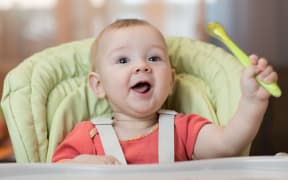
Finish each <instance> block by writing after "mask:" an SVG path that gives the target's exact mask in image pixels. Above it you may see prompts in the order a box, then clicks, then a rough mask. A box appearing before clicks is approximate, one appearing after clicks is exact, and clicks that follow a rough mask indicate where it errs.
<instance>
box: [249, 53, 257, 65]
mask: <svg viewBox="0 0 288 180" xmlns="http://www.w3.org/2000/svg"><path fill="white" fill-rule="evenodd" d="M249 58H250V60H251V64H252V65H256V64H257V61H258V56H257V55H255V54H251V55H250V56H249Z"/></svg>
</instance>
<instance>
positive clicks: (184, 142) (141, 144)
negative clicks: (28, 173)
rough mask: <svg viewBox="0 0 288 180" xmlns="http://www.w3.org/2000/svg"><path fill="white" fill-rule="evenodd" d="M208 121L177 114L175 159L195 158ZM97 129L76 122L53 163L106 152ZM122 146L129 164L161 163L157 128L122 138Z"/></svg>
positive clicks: (193, 115) (198, 117)
mask: <svg viewBox="0 0 288 180" xmlns="http://www.w3.org/2000/svg"><path fill="white" fill-rule="evenodd" d="M208 123H210V122H209V121H208V120H206V119H205V118H203V117H201V116H199V115H195V114H188V115H183V114H177V115H176V116H175V121H174V124H175V126H174V132H175V133H174V136H175V138H174V140H175V142H174V148H175V161H187V160H192V157H193V152H194V145H195V142H196V139H197V136H198V133H199V131H200V129H201V128H202V127H203V126H204V125H205V124H208ZM96 128H97V127H95V125H94V124H92V122H90V121H83V122H81V123H79V124H77V125H76V126H75V128H74V129H73V130H72V131H71V132H70V133H69V134H68V135H67V137H66V138H65V139H64V141H63V142H62V143H61V144H60V145H59V146H58V147H57V148H56V150H55V152H54V155H53V157H52V162H57V161H61V160H63V159H72V158H74V157H76V156H78V155H80V154H93V155H100V156H101V155H105V153H104V150H103V146H102V143H101V140H100V137H99V133H98V132H97V129H96ZM91 132H93V136H91ZM120 145H121V148H122V151H123V153H124V156H125V159H126V161H127V164H152V163H158V128H155V130H154V131H152V132H151V133H150V134H148V135H145V136H142V137H138V138H135V139H132V140H126V141H120Z"/></svg>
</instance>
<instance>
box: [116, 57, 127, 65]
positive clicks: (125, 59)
mask: <svg viewBox="0 0 288 180" xmlns="http://www.w3.org/2000/svg"><path fill="white" fill-rule="evenodd" d="M127 62H128V59H127V58H126V57H122V58H119V59H118V63H120V64H126V63H127Z"/></svg>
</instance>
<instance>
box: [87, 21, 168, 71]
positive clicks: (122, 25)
mask: <svg viewBox="0 0 288 180" xmlns="http://www.w3.org/2000/svg"><path fill="white" fill-rule="evenodd" d="M140 25H142V26H143V25H146V26H150V27H152V28H154V29H155V30H157V31H158V32H159V34H160V35H161V37H162V38H163V40H164V37H163V35H162V34H161V32H160V31H159V30H158V29H157V28H156V27H155V26H153V25H152V24H150V23H149V22H147V21H145V20H141V19H119V20H116V21H115V22H113V23H111V24H110V25H108V26H106V27H105V28H104V29H103V30H102V31H101V32H100V33H99V35H98V36H97V38H96V39H95V41H94V43H93V44H92V46H91V54H90V61H91V66H92V71H94V72H95V71H96V61H97V50H98V47H99V41H100V39H101V38H102V37H103V35H104V34H105V33H106V32H107V31H110V30H115V29H122V28H127V27H132V26H140Z"/></svg>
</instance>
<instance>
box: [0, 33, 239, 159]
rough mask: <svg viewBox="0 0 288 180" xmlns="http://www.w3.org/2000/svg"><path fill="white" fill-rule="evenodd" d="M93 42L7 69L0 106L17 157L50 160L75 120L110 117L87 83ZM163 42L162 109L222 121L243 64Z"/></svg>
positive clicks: (215, 51)
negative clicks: (167, 71)
mask: <svg viewBox="0 0 288 180" xmlns="http://www.w3.org/2000/svg"><path fill="white" fill-rule="evenodd" d="M92 41H93V39H87V40H81V41H75V42H70V43H66V44H63V45H59V46H56V47H52V48H49V49H45V50H43V51H41V52H39V53H36V54H34V55H32V56H31V57H29V58H27V59H25V60H24V61H23V62H22V63H20V64H19V65H18V66H17V67H16V68H14V69H13V70H11V71H10V72H9V73H8V74H7V76H6V78H5V81H4V88H3V96H2V100H1V105H2V108H3V112H4V115H5V119H6V123H7V126H8V129H9V133H10V138H11V140H12V143H13V148H14V153H15V157H16V160H17V162H50V161H51V156H52V154H53V151H54V150H55V148H56V146H57V145H58V144H59V143H60V142H61V141H62V140H63V138H64V137H65V136H66V134H67V133H68V132H69V131H71V129H72V128H73V127H74V125H75V124H76V123H78V122H80V121H83V120H89V119H91V117H95V116H107V117H109V116H111V109H110V107H109V105H108V103H107V102H106V101H105V100H101V99H97V98H96V97H94V96H93V94H92V92H91V91H90V89H89V86H88V83H87V75H88V73H89V72H90V70H91V67H90V60H89V54H90V46H91V44H92ZM166 41H167V45H168V51H169V57H170V61H171V64H172V67H173V68H174V69H175V71H176V73H177V76H176V84H175V87H174V90H173V94H172V95H171V96H170V97H168V99H167V101H166V103H165V105H164V106H165V108H169V109H174V110H176V111H178V112H182V113H188V112H189V113H191V112H192V113H197V114H201V115H202V116H204V117H206V118H208V119H209V120H211V121H213V122H214V123H216V124H222V125H224V124H226V123H227V121H228V120H229V119H230V118H231V116H232V115H233V113H234V112H235V110H236V107H237V104H238V100H239V97H240V87H239V86H240V72H241V69H242V66H241V65H240V64H239V63H238V61H236V60H235V58H234V57H233V56H231V55H230V54H229V53H227V52H225V51H224V50H222V49H220V48H218V47H216V46H214V45H212V44H208V43H204V42H200V41H194V40H191V39H188V38H183V37H167V38H166Z"/></svg>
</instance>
